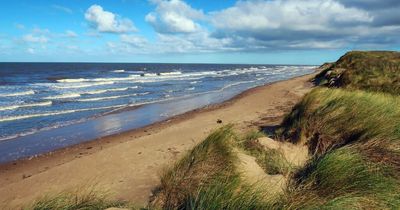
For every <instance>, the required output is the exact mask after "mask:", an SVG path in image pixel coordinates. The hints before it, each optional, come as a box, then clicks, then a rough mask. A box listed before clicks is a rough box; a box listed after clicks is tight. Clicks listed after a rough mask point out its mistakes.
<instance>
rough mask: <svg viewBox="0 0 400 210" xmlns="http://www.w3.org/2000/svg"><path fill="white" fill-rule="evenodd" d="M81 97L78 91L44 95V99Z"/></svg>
mask: <svg viewBox="0 0 400 210" xmlns="http://www.w3.org/2000/svg"><path fill="white" fill-rule="evenodd" d="M78 97H81V94H79V93H66V94H62V95H55V96H49V97H45V98H44V99H50V100H51V99H66V98H78Z"/></svg>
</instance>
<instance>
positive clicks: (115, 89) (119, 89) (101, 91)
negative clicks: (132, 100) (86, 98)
mask: <svg viewBox="0 0 400 210" xmlns="http://www.w3.org/2000/svg"><path fill="white" fill-rule="evenodd" d="M135 87H136V88H137V86H135ZM128 89H129V88H113V89H105V90H93V91H87V92H83V93H82V94H90V95H94V94H102V93H106V92H117V91H125V90H128Z"/></svg>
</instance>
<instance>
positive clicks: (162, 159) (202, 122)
mask: <svg viewBox="0 0 400 210" xmlns="http://www.w3.org/2000/svg"><path fill="white" fill-rule="evenodd" d="M312 77H313V75H307V76H302V77H298V78H294V79H291V80H287V81H283V82H277V83H273V84H270V85H266V86H262V87H257V88H253V89H251V90H248V91H246V92H244V93H242V94H240V95H239V96H237V97H235V98H233V99H231V100H229V101H227V102H224V103H222V104H219V105H215V106H212V107H207V108H204V109H200V110H195V111H192V112H189V113H186V114H183V115H180V116H177V117H174V118H171V119H169V120H167V121H164V122H161V123H157V124H154V125H151V126H147V127H145V128H142V129H138V130H134V131H129V132H125V133H122V134H118V135H113V136H110V137H105V138H102V139H99V140H95V141H92V142H89V143H84V144H80V145H76V146H73V147H69V148H66V149H62V150H59V151H56V152H53V153H51V154H46V155H43V156H41V157H37V158H34V159H31V160H21V161H17V162H13V163H9V164H6V165H3V166H0V186H1V187H0V209H5V208H9V207H13V208H15V207H20V206H22V205H26V204H27V203H29V202H32V201H33V200H34V199H35V198H37V197H38V196H43V195H44V194H46V193H50V194H51V193H55V192H59V191H62V190H66V189H73V188H76V187H82V186H89V185H92V184H96V186H97V187H98V188H101V189H107V190H109V191H110V192H111V193H112V195H113V196H114V197H115V198H117V199H126V200H129V201H132V202H134V203H136V204H139V205H144V204H146V203H147V201H148V197H149V195H150V194H151V190H152V189H153V188H154V187H155V186H157V184H158V183H159V174H160V171H161V170H162V169H163V168H164V167H166V166H167V165H168V164H170V163H172V162H173V161H175V160H177V159H178V158H179V157H180V155H181V154H183V153H184V152H185V151H187V150H188V149H190V148H192V147H193V146H194V145H195V144H197V143H199V142H200V141H201V140H202V139H204V138H205V137H206V136H207V134H209V133H210V131H211V130H213V129H215V128H217V127H218V126H221V125H223V124H228V123H234V124H235V125H236V127H237V128H239V129H246V128H248V127H251V126H262V125H273V124H276V123H279V121H280V120H281V119H282V116H283V115H284V114H285V113H287V112H288V111H290V109H291V107H292V106H293V105H294V104H295V103H296V102H297V101H298V100H300V99H301V97H302V96H303V95H304V94H305V93H306V92H308V91H310V90H311V89H312V84H311V83H310V82H308V81H309V80H310V79H311V78H312ZM218 119H221V120H222V123H221V124H218V123H217V120H218Z"/></svg>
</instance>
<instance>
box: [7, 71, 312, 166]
mask: <svg viewBox="0 0 400 210" xmlns="http://www.w3.org/2000/svg"><path fill="white" fill-rule="evenodd" d="M314 68H315V66H289V65H236V64H235V65H233V64H232V65H227V64H139V63H136V64H117V63H0V156H2V157H6V156H10V157H12V158H11V159H16V158H20V157H23V156H26V155H32V154H37V153H39V152H40V151H39V150H35V149H34V148H33V149H32V148H30V149H29V151H30V152H21V151H18V150H28V149H27V148H28V145H24V142H25V141H27V140H26V139H29V140H30V141H35V142H36V143H37V142H40V145H42V147H43V145H46V144H47V145H49V144H51V142H50V141H49V140H48V139H51V138H50V137H49V136H52V135H53V134H52V133H51V132H50V133H49V131H53V130H57V129H62V128H64V127H71V126H74V125H78V124H82V123H85V122H90V121H96V119H107V120H109V121H110V118H111V117H110V116H113V115H115V113H119V115H120V116H121V117H122V116H123V115H121V114H120V112H126V110H130V109H133V108H135V107H138V106H139V105H141V106H149V107H151V106H153V107H154V104H169V106H168V108H165V107H164V108H163V107H160V106H159V107H158V109H164V110H157V111H156V113H154V112H155V111H154V109H153V110H150V109H149V108H148V109H147V112H146V113H144V111H145V110H142V111H141V112H140V110H139V111H135V112H134V113H131V114H130V115H129V116H130V118H134V119H135V120H140V122H141V123H137V124H135V126H133V125H132V126H127V125H119V127H118V126H117V128H116V130H114V132H104V133H101V135H100V134H98V135H83V137H81V138H77V137H75V139H83V138H93V137H99V136H103V135H108V134H112V133H115V132H117V131H121V130H127V129H130V128H134V127H138V126H139V125H140V126H144V125H146V124H148V123H152V122H156V121H159V120H162V119H165V118H167V117H169V116H171V115H175V114H179V113H182V111H189V110H191V109H195V108H200V107H201V106H205V105H208V104H212V103H216V102H221V100H226V99H228V98H229V97H232V96H233V95H235V94H237V93H240V92H242V91H244V90H246V89H249V88H251V87H255V86H259V85H263V84H267V83H271V82H274V81H279V80H284V79H288V78H292V77H295V76H300V75H304V74H308V73H311V72H313V69H314ZM227 93H230V94H227ZM188 98H192V99H193V98H196V102H193V100H192V101H189V100H188ZM205 101H206V102H205ZM189 104H190V105H189ZM174 109H177V110H175V111H171V110H174ZM178 109H179V110H178ZM109 115H110V116H109ZM121 117H120V118H118V119H121ZM149 119H151V120H149ZM104 121H105V120H103V121H102V122H103V123H104ZM126 123H128V124H129V123H131V124H132V123H133V122H131V121H129V122H126ZM119 124H121V122H119ZM123 128H124V129H123ZM89 130H90V129H89ZM90 132H92V133H96V130H92V131H90ZM41 133H47V134H46V135H47V136H43V135H44V134H43V135H42V136H40V135H41ZM53 133H54V132H53ZM58 135H59V138H63V137H62V135H61V134H60V132H59V133H58ZM73 138H74V137H73V136H72V137H69V138H68V139H70V141H69V143H65V144H61V146H60V145H58V146H55V147H48V146H46V151H49V150H51V149H55V148H59V147H62V146H67V145H70V144H73V143H79V142H80V141H81V140H79V141H78V142H77V141H76V140H73ZM21 139H22V140H21ZM23 139H25V140H24V141H23ZM66 139H67V138H66ZM5 141H7V142H8V143H3V142H5ZM11 141H20V142H19V143H18V144H17V143H15V142H13V143H10V142H11ZM62 142H66V140H65V139H63V141H62ZM25 144H32V143H28V142H25ZM13 145H14V146H13ZM15 145H18V147H17V146H15ZM43 151H44V150H43ZM11 153H12V154H14V155H11ZM2 160H3V161H4V160H10V158H3V159H1V158H0V162H1V161H2Z"/></svg>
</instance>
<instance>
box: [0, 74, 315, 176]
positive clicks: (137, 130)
mask: <svg viewBox="0 0 400 210" xmlns="http://www.w3.org/2000/svg"><path fill="white" fill-rule="evenodd" d="M316 71H318V68H316V70H315V72H316ZM315 72H312V73H310V74H305V75H301V76H296V77H293V78H290V79H286V80H280V81H275V82H271V83H268V84H264V85H260V86H256V87H252V88H250V89H247V90H244V91H242V92H240V93H239V94H236V95H234V96H233V97H231V98H229V99H227V100H224V101H222V102H217V103H213V104H210V105H206V106H204V107H200V108H196V109H193V110H190V111H187V112H184V113H182V114H177V115H174V116H171V117H168V118H167V119H164V120H160V121H157V122H154V123H151V124H148V125H145V126H142V127H139V128H133V129H129V130H127V131H121V132H118V133H115V134H111V135H106V136H103V137H99V138H94V139H89V140H87V141H83V142H81V143H78V144H73V145H70V146H66V147H62V148H58V149H55V150H52V151H49V152H44V153H41V154H38V155H32V156H29V157H22V158H18V159H16V160H11V161H7V162H0V171H2V170H3V169H4V167H6V166H9V165H17V164H21V163H23V162H30V161H34V160H36V159H42V158H45V159H47V158H48V157H49V156H53V155H57V154H59V153H66V152H68V151H75V150H80V151H84V150H87V148H88V147H90V149H93V148H94V146H96V145H97V143H101V144H105V145H108V144H110V143H112V142H108V141H107V139H113V138H115V137H118V136H121V135H124V134H128V133H130V134H135V135H139V136H138V137H140V136H142V135H147V134H146V133H147V130H150V129H152V128H159V126H160V125H162V124H165V123H169V122H172V121H176V120H183V119H184V118H185V117H188V116H189V115H193V114H199V113H201V112H204V111H211V110H214V109H218V108H221V107H224V106H226V105H228V104H230V103H234V101H235V100H238V99H240V98H242V97H244V96H245V95H247V94H251V92H253V91H255V90H256V89H258V88H263V87H267V86H269V85H273V84H275V83H280V82H285V81H289V80H292V79H296V78H300V77H304V76H308V75H312V74H315ZM168 101H169V100H168ZM163 102H164V101H162V102H161V103H163ZM155 103H157V102H155ZM149 104H153V103H149ZM149 104H139V105H135V106H132V107H126V108H123V109H121V110H115V111H112V112H110V113H108V114H107V115H109V114H116V113H122V112H124V111H132V110H135V109H138V108H140V107H143V106H146V105H149ZM56 129H57V128H56ZM13 140H15V139H10V140H6V141H13ZM101 141H106V142H101ZM102 146H104V145H102Z"/></svg>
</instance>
